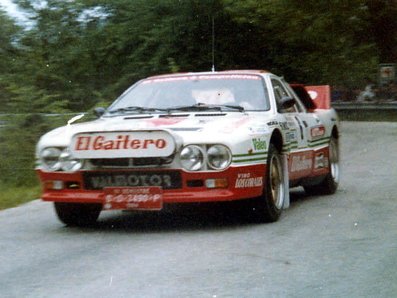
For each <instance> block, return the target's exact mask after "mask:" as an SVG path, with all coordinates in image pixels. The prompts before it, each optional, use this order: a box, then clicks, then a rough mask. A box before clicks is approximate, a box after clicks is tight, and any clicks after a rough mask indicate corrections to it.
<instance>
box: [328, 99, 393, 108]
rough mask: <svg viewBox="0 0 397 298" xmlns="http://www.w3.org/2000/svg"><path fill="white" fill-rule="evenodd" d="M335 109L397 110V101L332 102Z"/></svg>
mask: <svg viewBox="0 0 397 298" xmlns="http://www.w3.org/2000/svg"><path fill="white" fill-rule="evenodd" d="M331 105H332V107H333V108H334V109H335V110H397V101H378V102H375V101H372V102H357V101H355V102H353V101H351V102H332V103H331Z"/></svg>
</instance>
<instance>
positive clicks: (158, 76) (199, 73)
mask: <svg viewBox="0 0 397 298" xmlns="http://www.w3.org/2000/svg"><path fill="white" fill-rule="evenodd" d="M210 74H218V75H222V74H228V75H230V74H270V72H269V71H267V70H255V69H243V70H223V71H206V72H184V73H171V74H162V75H156V76H150V77H148V78H147V79H158V78H165V77H179V76H193V75H210Z"/></svg>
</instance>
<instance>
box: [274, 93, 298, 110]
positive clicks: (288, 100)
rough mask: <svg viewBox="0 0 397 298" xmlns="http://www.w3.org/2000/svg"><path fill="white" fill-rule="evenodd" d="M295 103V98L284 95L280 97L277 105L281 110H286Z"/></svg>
mask: <svg viewBox="0 0 397 298" xmlns="http://www.w3.org/2000/svg"><path fill="white" fill-rule="evenodd" d="M295 103H296V101H295V98H293V97H289V96H284V97H283V98H281V100H280V102H279V103H278V106H279V108H280V109H281V110H288V109H289V108H292V107H293V106H294V105H295Z"/></svg>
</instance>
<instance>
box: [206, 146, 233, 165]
mask: <svg viewBox="0 0 397 298" xmlns="http://www.w3.org/2000/svg"><path fill="white" fill-rule="evenodd" d="M207 158H208V165H209V166H210V167H211V168H213V169H214V170H223V169H226V168H227V167H228V166H229V164H230V162H231V160H232V155H231V153H230V150H229V149H228V148H227V147H226V146H223V145H213V146H210V147H209V148H208V150H207Z"/></svg>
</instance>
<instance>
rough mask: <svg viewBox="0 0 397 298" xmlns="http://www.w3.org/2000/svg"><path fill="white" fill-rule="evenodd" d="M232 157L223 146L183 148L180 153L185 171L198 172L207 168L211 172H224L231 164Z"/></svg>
mask: <svg viewBox="0 0 397 298" xmlns="http://www.w3.org/2000/svg"><path fill="white" fill-rule="evenodd" d="M231 159H232V155H231V153H230V150H229V148H227V147H226V146H224V145H210V146H207V147H206V148H203V147H201V146H198V145H188V146H185V147H184V148H183V149H182V150H181V152H180V161H181V165H182V167H183V168H184V169H185V170H187V171H200V170H203V169H204V168H205V166H208V167H209V168H210V169H212V170H224V169H226V168H227V167H228V166H229V165H230V162H231Z"/></svg>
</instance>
